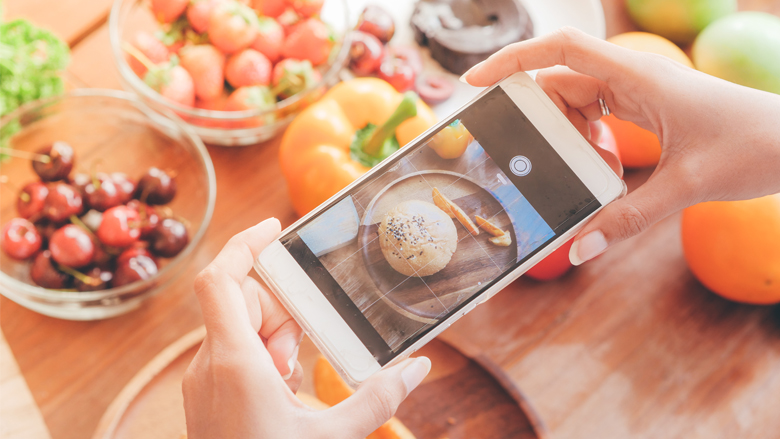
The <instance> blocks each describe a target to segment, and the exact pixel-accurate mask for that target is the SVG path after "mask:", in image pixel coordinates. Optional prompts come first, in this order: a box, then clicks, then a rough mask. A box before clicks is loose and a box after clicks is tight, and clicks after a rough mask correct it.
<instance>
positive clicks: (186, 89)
mask: <svg viewBox="0 0 780 439" xmlns="http://www.w3.org/2000/svg"><path fill="white" fill-rule="evenodd" d="M144 82H146V84H147V85H149V87H151V88H152V89H153V90H155V91H156V92H158V93H160V94H161V95H162V96H163V97H165V98H168V99H170V100H171V101H173V102H176V103H177V104H180V105H183V106H185V107H192V106H193V105H194V104H195V85H194V84H193V82H192V77H191V76H190V74H189V73H187V71H186V70H185V69H184V67H182V66H180V65H178V59H177V58H176V57H173V59H172V60H171V62H169V63H167V64H165V65H162V66H158V67H157V68H155V69H153V70H150V71H148V72H147V73H146V76H145V77H144Z"/></svg>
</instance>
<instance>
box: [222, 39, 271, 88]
mask: <svg viewBox="0 0 780 439" xmlns="http://www.w3.org/2000/svg"><path fill="white" fill-rule="evenodd" d="M271 68H272V65H271V61H269V60H268V58H266V56H265V55H263V54H262V53H260V52H258V51H256V50H253V49H244V50H243V51H241V52H239V53H237V54H235V55H233V56H231V57H230V58H229V59H228V62H227V65H226V66H225V78H226V79H227V81H228V82H229V83H230V85H232V86H233V87H235V88H239V87H246V86H251V85H268V83H270V82H271Z"/></svg>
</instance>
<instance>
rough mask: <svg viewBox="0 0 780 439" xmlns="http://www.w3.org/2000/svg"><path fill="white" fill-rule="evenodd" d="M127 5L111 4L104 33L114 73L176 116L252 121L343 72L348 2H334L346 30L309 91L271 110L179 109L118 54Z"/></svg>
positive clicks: (286, 104)
mask: <svg viewBox="0 0 780 439" xmlns="http://www.w3.org/2000/svg"><path fill="white" fill-rule="evenodd" d="M127 1H135V2H137V0H114V4H113V5H112V6H111V13H110V15H109V17H108V33H109V39H110V41H111V55H112V57H113V59H114V65H115V66H116V67H117V70H119V75H120V76H121V77H122V79H123V80H124V81H125V82H126V83H127V84H129V85H130V87H131V88H132V89H133V91H134V92H136V93H139V94H140V95H142V96H143V97H144V98H146V99H150V100H152V101H154V103H155V104H157V105H162V106H164V107H165V108H172V109H174V110H176V111H177V112H179V113H181V114H184V115H186V116H194V117H200V118H205V119H212V120H218V121H223V120H228V121H233V120H243V119H248V118H252V117H259V116H263V115H266V114H271V113H274V112H276V111H277V110H280V109H284V108H287V107H290V106H291V105H293V104H296V103H297V102H298V101H300V100H301V99H303V98H304V97H306V96H308V95H309V94H310V93H311V92H313V91H314V90H317V89H318V88H319V87H321V86H323V85H325V84H328V83H329V82H330V81H331V80H332V79H333V78H335V77H337V75H338V73H339V71H341V70H342V69H343V68H344V66H345V65H346V62H347V61H348V58H349V50H350V46H351V44H352V32H351V28H350V27H349V22H350V17H349V2H348V0H338V1H339V2H340V3H341V6H342V8H343V15H344V17H343V18H344V23H346V25H347V29H346V31H345V32H344V36H343V38H342V41H341V48H340V49H339V51H338V53H337V54H336V56H335V57H334V60H333V64H332V65H331V66H330V67H329V68H328V70H327V71H326V72H325V73H324V74H323V75H322V78H321V79H320V80H319V81H318V82H317V83H316V84H314V85H312V86H311V87H309V88H307V89H305V90H303V91H301V92H298V93H296V94H294V95H293V96H290V97H289V98H287V99H284V100H282V101H281V102H277V103H276V104H274V106H273V108H271V109H268V110H261V109H254V110H242V111H218V110H205V109H201V108H195V107H186V106H184V105H180V104H178V103H176V102H173V101H170V100H168V99H165V98H163V97H162V95H160V94H159V93H157V92H156V91H154V90H153V89H152V88H151V87H149V86H148V85H146V83H145V82H144V81H143V80H141V78H139V77H138V75H136V74H135V72H133V70H132V69H131V68H130V66H129V65H128V64H127V60H125V57H124V56H123V55H124V51H123V50H122V39H121V35H120V23H119V15H120V13H121V9H122V5H123V4H124V3H125V2H127Z"/></svg>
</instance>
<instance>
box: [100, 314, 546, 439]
mask: <svg viewBox="0 0 780 439" xmlns="http://www.w3.org/2000/svg"><path fill="white" fill-rule="evenodd" d="M205 334H206V332H205V328H204V327H200V328H198V329H196V330H194V331H192V332H191V333H189V334H187V335H185V336H184V337H182V338H181V339H179V340H178V341H176V342H175V343H173V344H171V345H170V346H168V347H167V348H166V349H164V350H163V351H162V352H161V353H160V354H159V355H157V357H155V358H154V359H153V360H152V361H151V362H149V363H148V364H147V365H146V366H145V367H144V368H143V369H141V371H139V372H138V374H137V375H136V376H135V377H134V378H133V379H132V380H130V382H129V383H128V384H127V385H126V386H125V388H124V389H123V390H122V391H121V392H120V393H119V395H118V396H117V397H116V399H114V401H113V402H112V403H111V405H110V406H109V408H108V409H107V410H106V412H105V414H104V415H103V417H102V419H101V420H100V423H99V424H98V428H97V430H96V431H95V434H94V435H93V436H92V437H93V439H124V438H128V439H130V438H133V439H137V438H144V439H178V438H179V437H180V436H181V434H182V433H184V432H185V422H184V408H183V399H182V394H181V380H182V376H183V375H184V371H185V370H186V369H187V366H188V365H189V363H190V362H191V361H192V358H193V357H194V356H195V353H196V352H197V351H198V349H199V348H200V343H201V341H202V340H203V338H204V336H205ZM418 352H419V354H420V355H426V356H428V357H429V358H430V359H431V361H432V364H433V367H432V369H431V372H430V374H429V375H428V377H426V379H425V380H424V381H423V383H422V384H421V385H420V386H419V387H418V388H417V389H416V390H415V391H414V392H412V394H411V395H410V396H409V397H408V398H407V399H406V401H404V402H403V404H401V407H400V408H399V409H398V412H397V413H396V417H398V418H399V419H400V420H401V421H402V422H403V423H404V424H405V425H406V426H407V427H408V428H409V429H410V430H411V431H412V432H413V433H414V434H415V435H416V436H417V438H418V439H442V438H448V439H466V438H468V439H477V438H491V439H504V438H505V439H510V438H511V439H537V438H544V437H545V435H544V428H543V426H542V424H541V423H540V422H539V421H538V418H537V417H536V416H535V415H534V414H533V411H532V410H530V408H529V406H528V405H527V403H526V401H525V399H524V397H523V396H522V394H521V393H520V391H519V390H518V389H517V388H516V387H514V385H513V384H511V380H509V379H508V378H507V377H506V376H505V375H504V374H503V372H501V370H500V368H499V367H498V366H496V365H495V364H494V363H492V362H490V360H488V359H486V358H485V357H481V356H476V357H474V358H469V357H467V356H466V355H464V354H463V353H461V352H460V351H458V350H457V349H455V348H453V347H452V346H450V345H449V344H447V343H445V342H443V341H440V340H434V341H433V342H431V343H430V344H428V345H427V346H425V347H424V348H422V349H421V350H420V351H418ZM298 355H299V361H300V362H301V365H302V366H303V370H304V381H303V383H302V384H301V388H300V390H299V391H300V392H306V393H308V394H312V395H313V394H314V393H315V392H314V384H313V382H312V378H311V375H312V373H311V371H312V370H313V368H314V363H315V362H316V361H317V359H318V358H319V356H320V353H319V351H317V349H316V348H315V347H314V345H313V344H312V343H311V342H310V341H309V339H308V338H306V339H304V341H303V343H302V344H301V348H300V352H299V354H298Z"/></svg>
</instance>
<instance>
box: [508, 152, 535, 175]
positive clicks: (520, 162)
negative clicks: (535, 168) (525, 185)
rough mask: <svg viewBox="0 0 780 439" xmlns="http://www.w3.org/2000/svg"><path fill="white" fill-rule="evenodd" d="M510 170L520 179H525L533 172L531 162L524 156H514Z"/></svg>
mask: <svg viewBox="0 0 780 439" xmlns="http://www.w3.org/2000/svg"><path fill="white" fill-rule="evenodd" d="M509 170H510V171H512V173H513V174H515V175H517V176H518V177H525V176H526V175H528V174H529V173H530V172H531V161H530V160H528V157H525V156H522V155H518V156H514V157H512V160H510V161H509Z"/></svg>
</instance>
